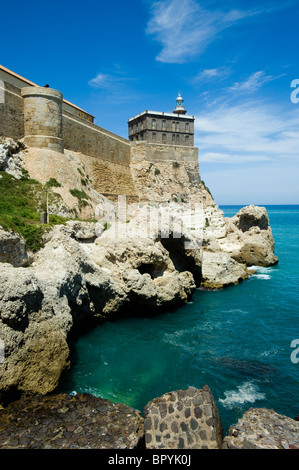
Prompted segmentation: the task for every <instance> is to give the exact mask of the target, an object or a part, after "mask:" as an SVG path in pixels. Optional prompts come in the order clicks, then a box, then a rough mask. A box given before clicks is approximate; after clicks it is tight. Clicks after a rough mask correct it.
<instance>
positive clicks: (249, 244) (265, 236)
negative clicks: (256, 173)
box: [216, 205, 278, 267]
mask: <svg viewBox="0 0 299 470" xmlns="http://www.w3.org/2000/svg"><path fill="white" fill-rule="evenodd" d="M225 221H226V236H225V237H223V238H219V239H217V240H216V242H217V246H218V250H219V249H220V250H221V251H224V252H226V253H228V254H229V256H231V258H233V259H234V260H235V261H237V262H238V263H245V264H246V265H247V266H264V267H268V266H273V265H275V264H277V263H278V258H277V256H276V255H275V254H274V249H275V243H274V239H273V235H272V230H271V227H270V225H269V218H268V214H267V210H266V209H265V208H264V207H257V206H253V205H251V206H247V207H243V208H242V209H241V210H240V211H239V212H238V213H237V214H236V215H235V216H234V217H232V218H225ZM216 249H217V248H216Z"/></svg>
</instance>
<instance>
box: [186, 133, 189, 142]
mask: <svg viewBox="0 0 299 470" xmlns="http://www.w3.org/2000/svg"><path fill="white" fill-rule="evenodd" d="M185 142H186V144H189V136H188V135H186V136H185Z"/></svg>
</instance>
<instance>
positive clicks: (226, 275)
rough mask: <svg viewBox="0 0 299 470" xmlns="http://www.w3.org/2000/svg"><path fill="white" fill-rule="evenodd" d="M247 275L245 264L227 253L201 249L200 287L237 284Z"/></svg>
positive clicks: (217, 287)
mask: <svg viewBox="0 0 299 470" xmlns="http://www.w3.org/2000/svg"><path fill="white" fill-rule="evenodd" d="M249 275H250V273H249V271H248V270H247V268H246V265H245V264H240V263H238V262H237V261H235V260H234V259H232V258H231V257H230V256H229V255H228V254H227V253H222V252H220V251H219V252H212V251H205V250H203V252H202V281H201V287H203V288H207V289H219V288H222V287H226V286H230V285H233V284H238V283H239V282H241V281H242V280H244V279H247V278H248V276H249Z"/></svg>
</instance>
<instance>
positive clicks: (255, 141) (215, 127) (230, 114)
mask: <svg viewBox="0 0 299 470" xmlns="http://www.w3.org/2000/svg"><path fill="white" fill-rule="evenodd" d="M298 126H299V116H298V113H297V109H296V110H295V109H294V110H292V111H289V113H288V114H287V113H286V112H283V111H282V110H280V109H279V108H276V107H275V106H273V105H272V106H268V105H265V104H261V103H259V102H255V101H251V102H247V103H244V104H240V105H237V106H227V105H226V106H222V107H217V109H215V110H212V111H208V110H205V112H202V113H201V114H198V115H197V116H196V117H195V136H196V140H195V145H196V146H197V147H199V159H200V162H210V163H212V162H214V163H226V164H231V163H233V164H243V163H244V162H250V161H251V162H253V161H255V162H262V161H270V160H272V161H275V160H281V159H284V160H286V161H290V160H293V161H294V160H295V159H296V160H298V157H299V133H298Z"/></svg>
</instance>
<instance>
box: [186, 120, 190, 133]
mask: <svg viewBox="0 0 299 470" xmlns="http://www.w3.org/2000/svg"><path fill="white" fill-rule="evenodd" d="M186 132H189V122H186Z"/></svg>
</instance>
